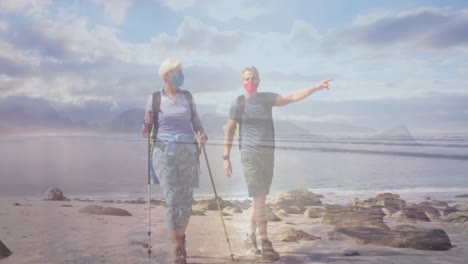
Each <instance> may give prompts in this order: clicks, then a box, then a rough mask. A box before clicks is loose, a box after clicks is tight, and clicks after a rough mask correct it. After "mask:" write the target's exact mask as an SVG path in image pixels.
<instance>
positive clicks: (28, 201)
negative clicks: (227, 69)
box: [0, 197, 468, 264]
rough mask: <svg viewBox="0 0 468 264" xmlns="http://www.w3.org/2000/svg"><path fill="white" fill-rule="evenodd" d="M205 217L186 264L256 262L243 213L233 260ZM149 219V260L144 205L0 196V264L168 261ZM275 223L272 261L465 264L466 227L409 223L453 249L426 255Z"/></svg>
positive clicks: (198, 220)
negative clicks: (291, 237)
mask: <svg viewBox="0 0 468 264" xmlns="http://www.w3.org/2000/svg"><path fill="white" fill-rule="evenodd" d="M351 200H352V199H351V197H350V201H351ZM467 202H468V199H467ZM467 204H468V203H465V204H464V206H465V207H466V205H467ZM89 205H100V206H103V207H108V206H112V207H116V208H121V209H124V210H126V211H128V212H129V213H130V214H131V215H132V216H112V215H94V214H87V213H80V212H79V210H80V209H82V208H84V207H86V206H89ZM194 208H195V207H194ZM204 213H205V216H192V218H191V221H190V225H189V228H188V231H187V251H188V263H255V261H256V258H255V257H254V256H252V255H250V254H249V253H248V251H247V250H246V249H244V247H243V241H244V238H245V234H246V232H247V230H248V228H247V226H248V219H249V215H248V212H245V211H244V212H243V213H237V214H232V215H228V216H225V222H226V225H227V230H228V233H229V237H230V242H231V245H232V250H233V253H234V255H235V262H232V261H231V259H230V252H229V249H228V246H227V243H226V239H225V236H224V232H223V229H222V224H221V221H220V218H219V214H218V212H217V211H204ZM151 214H152V220H151V229H152V236H151V243H152V248H153V254H152V256H151V258H150V259H148V254H147V252H146V251H147V248H146V245H147V243H148V236H147V230H148V211H147V206H146V205H145V204H128V203H103V202H83V201H74V200H72V201H43V200H40V199H32V198H18V197H7V198H1V199H0V240H1V241H2V242H3V243H4V244H5V245H6V246H7V247H8V248H9V249H10V250H11V251H12V252H13V253H12V254H11V255H10V256H8V257H6V258H0V262H1V263H2V264H3V263H5V264H9V263H12V264H23V263H24V264H26V263H27V264H31V263H80V264H81V263H171V262H172V249H173V247H172V245H171V243H170V242H169V239H168V237H167V226H166V223H165V217H166V216H165V208H164V207H163V206H157V205H153V206H152V209H151ZM281 219H282V221H278V222H270V223H269V229H270V233H271V234H270V239H271V240H272V241H273V244H274V246H275V248H276V250H277V251H278V252H280V254H281V259H280V260H279V261H277V262H276V263H465V262H464V261H465V260H466V259H468V239H466V238H467V237H468V228H467V226H466V223H465V222H464V223H461V225H460V224H448V223H446V222H443V221H442V218H441V220H437V221H431V222H415V223H413V225H415V226H418V227H423V228H428V229H431V228H441V229H443V230H444V231H445V232H446V233H447V235H448V237H449V238H450V242H451V244H452V246H453V248H451V249H449V250H444V251H430V250H418V249H411V248H394V247H388V246H380V245H373V244H358V243H356V242H353V241H349V240H346V241H336V240H331V239H329V235H328V234H329V232H330V231H332V230H333V229H334V226H332V225H327V224H323V223H322V218H307V217H305V216H304V214H287V215H286V214H283V215H281ZM384 221H385V223H386V224H387V225H388V226H389V227H391V226H395V225H397V224H399V223H398V222H397V220H396V218H395V217H387V216H386V217H385V218H384ZM288 228H294V229H299V230H303V231H305V232H307V233H309V234H311V235H313V236H317V237H320V238H321V239H318V240H314V241H300V242H283V241H281V236H282V233H283V231H284V230H286V229H288ZM347 254H350V255H352V256H347Z"/></svg>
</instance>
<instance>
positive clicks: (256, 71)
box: [241, 66, 260, 80]
mask: <svg viewBox="0 0 468 264" xmlns="http://www.w3.org/2000/svg"><path fill="white" fill-rule="evenodd" d="M246 71H251V72H253V73H254V74H255V75H256V76H257V78H258V79H259V80H260V74H259V73H258V70H257V68H256V67H255V66H249V67H245V68H244V69H243V70H242V74H241V78H243V77H244V73H245V72H246Z"/></svg>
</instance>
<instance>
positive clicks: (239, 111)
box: [236, 95, 245, 149]
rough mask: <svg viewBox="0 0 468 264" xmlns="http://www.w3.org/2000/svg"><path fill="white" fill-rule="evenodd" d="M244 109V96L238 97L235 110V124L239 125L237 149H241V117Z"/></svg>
mask: <svg viewBox="0 0 468 264" xmlns="http://www.w3.org/2000/svg"><path fill="white" fill-rule="evenodd" d="M244 108H245V96H244V95H239V96H238V97H237V109H236V118H237V120H236V121H237V124H239V149H240V148H241V142H242V115H243V114H244Z"/></svg>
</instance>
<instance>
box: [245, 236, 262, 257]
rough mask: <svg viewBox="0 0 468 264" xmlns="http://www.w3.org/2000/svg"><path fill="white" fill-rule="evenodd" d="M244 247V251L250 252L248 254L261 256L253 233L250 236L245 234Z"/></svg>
mask: <svg viewBox="0 0 468 264" xmlns="http://www.w3.org/2000/svg"><path fill="white" fill-rule="evenodd" d="M244 245H245V248H246V249H248V250H250V252H252V253H254V254H255V255H260V254H262V252H261V251H260V249H258V245H257V236H256V235H255V233H253V234H251V235H249V234H247V237H246V238H245V242H244Z"/></svg>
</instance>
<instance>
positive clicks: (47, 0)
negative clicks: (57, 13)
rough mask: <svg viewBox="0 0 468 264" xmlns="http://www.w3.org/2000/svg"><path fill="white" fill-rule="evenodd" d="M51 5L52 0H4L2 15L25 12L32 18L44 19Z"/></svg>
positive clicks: (1, 5)
mask: <svg viewBox="0 0 468 264" xmlns="http://www.w3.org/2000/svg"><path fill="white" fill-rule="evenodd" d="M51 4H52V0H40V1H36V0H2V1H0V13H3V14H12V13H21V12H24V13H25V14H26V15H28V16H31V17H43V16H44V15H45V14H46V13H47V9H48V7H49V6H50V5H51Z"/></svg>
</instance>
